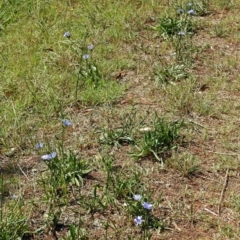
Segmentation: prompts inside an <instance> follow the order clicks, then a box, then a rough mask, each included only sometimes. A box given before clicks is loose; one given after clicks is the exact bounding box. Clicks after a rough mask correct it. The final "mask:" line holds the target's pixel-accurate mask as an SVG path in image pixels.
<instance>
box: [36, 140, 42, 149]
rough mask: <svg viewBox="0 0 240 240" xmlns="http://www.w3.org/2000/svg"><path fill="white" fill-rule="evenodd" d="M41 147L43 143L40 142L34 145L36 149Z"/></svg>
mask: <svg viewBox="0 0 240 240" xmlns="http://www.w3.org/2000/svg"><path fill="white" fill-rule="evenodd" d="M42 147H43V143H42V142H39V143H37V144H36V145H35V148H36V149H40V148H42Z"/></svg>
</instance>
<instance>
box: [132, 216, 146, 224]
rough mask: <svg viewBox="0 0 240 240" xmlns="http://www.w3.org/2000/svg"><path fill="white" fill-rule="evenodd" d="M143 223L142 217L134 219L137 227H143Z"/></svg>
mask: <svg viewBox="0 0 240 240" xmlns="http://www.w3.org/2000/svg"><path fill="white" fill-rule="evenodd" d="M142 222H144V220H143V219H142V216H137V217H135V218H134V223H135V224H136V226H139V225H141V224H142Z"/></svg>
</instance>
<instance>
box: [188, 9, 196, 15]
mask: <svg viewBox="0 0 240 240" xmlns="http://www.w3.org/2000/svg"><path fill="white" fill-rule="evenodd" d="M187 13H188V14H189V15H195V14H196V12H195V11H194V10H193V9H191V10H189V11H188V12H187Z"/></svg>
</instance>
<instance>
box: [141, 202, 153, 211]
mask: <svg viewBox="0 0 240 240" xmlns="http://www.w3.org/2000/svg"><path fill="white" fill-rule="evenodd" d="M142 206H143V208H145V209H147V210H151V209H152V207H153V205H152V204H151V203H149V202H144V203H143V204H142Z"/></svg>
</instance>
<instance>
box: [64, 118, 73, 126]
mask: <svg viewBox="0 0 240 240" xmlns="http://www.w3.org/2000/svg"><path fill="white" fill-rule="evenodd" d="M62 123H63V125H64V126H65V127H70V126H72V123H71V122H70V121H69V120H67V119H62Z"/></svg>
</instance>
